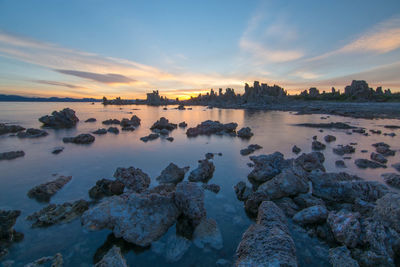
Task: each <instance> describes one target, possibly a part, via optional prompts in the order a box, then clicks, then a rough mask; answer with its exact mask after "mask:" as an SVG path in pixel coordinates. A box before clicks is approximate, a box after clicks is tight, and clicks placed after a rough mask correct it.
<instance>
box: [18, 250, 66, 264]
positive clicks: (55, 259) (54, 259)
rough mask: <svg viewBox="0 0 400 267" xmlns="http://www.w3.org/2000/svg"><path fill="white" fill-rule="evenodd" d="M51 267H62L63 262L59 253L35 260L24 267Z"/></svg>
mask: <svg viewBox="0 0 400 267" xmlns="http://www.w3.org/2000/svg"><path fill="white" fill-rule="evenodd" d="M50 263H51V267H63V266H64V260H63V257H62V255H61V254H60V253H57V254H56V255H54V256H47V257H43V258H40V259H37V260H35V261H34V262H31V263H28V264H26V265H25V266H24V267H43V266H50V265H49V264H50Z"/></svg>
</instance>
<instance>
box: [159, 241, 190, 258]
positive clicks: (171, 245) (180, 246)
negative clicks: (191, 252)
mask: <svg viewBox="0 0 400 267" xmlns="http://www.w3.org/2000/svg"><path fill="white" fill-rule="evenodd" d="M191 244H192V243H191V242H190V240H188V239H187V238H185V237H181V236H178V235H173V236H170V237H169V238H168V240H167V244H166V251H165V258H166V260H167V261H168V262H177V261H179V260H180V259H181V258H182V257H183V256H184V255H185V253H186V251H188V249H189V248H190V245H191Z"/></svg>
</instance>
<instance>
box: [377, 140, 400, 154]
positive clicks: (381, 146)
mask: <svg viewBox="0 0 400 267" xmlns="http://www.w3.org/2000/svg"><path fill="white" fill-rule="evenodd" d="M373 146H375V147H376V152H377V153H379V154H382V155H383V156H385V157H387V156H394V155H395V154H396V151H394V150H391V149H390V146H389V145H388V144H385V143H383V142H381V143H376V144H373Z"/></svg>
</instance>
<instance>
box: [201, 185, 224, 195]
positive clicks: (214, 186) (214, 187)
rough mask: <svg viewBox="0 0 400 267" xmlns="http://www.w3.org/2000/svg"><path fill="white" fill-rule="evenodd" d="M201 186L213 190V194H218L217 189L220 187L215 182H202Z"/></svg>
mask: <svg viewBox="0 0 400 267" xmlns="http://www.w3.org/2000/svg"><path fill="white" fill-rule="evenodd" d="M202 187H203V189H205V190H209V191H211V192H214V193H215V194H218V192H219V190H221V187H220V186H219V185H217V184H202Z"/></svg>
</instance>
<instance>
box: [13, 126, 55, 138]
mask: <svg viewBox="0 0 400 267" xmlns="http://www.w3.org/2000/svg"><path fill="white" fill-rule="evenodd" d="M47 135H49V134H48V133H47V132H46V131H44V130H40V129H34V128H29V129H26V131H20V132H18V133H17V137H18V138H37V137H44V136H47Z"/></svg>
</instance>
